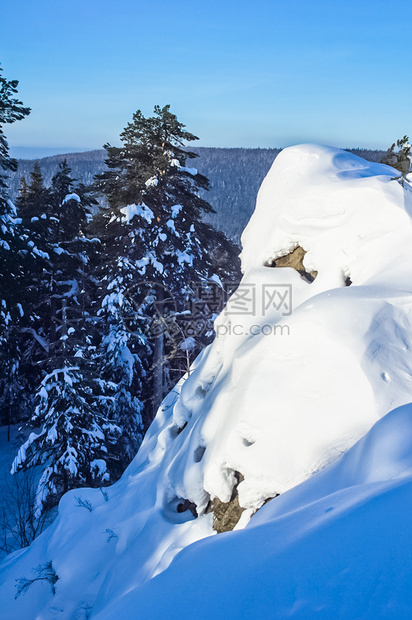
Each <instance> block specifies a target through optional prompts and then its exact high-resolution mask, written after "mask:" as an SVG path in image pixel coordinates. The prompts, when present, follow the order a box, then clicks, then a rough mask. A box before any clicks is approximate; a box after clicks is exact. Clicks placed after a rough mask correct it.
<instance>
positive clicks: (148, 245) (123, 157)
mask: <svg viewBox="0 0 412 620" xmlns="http://www.w3.org/2000/svg"><path fill="white" fill-rule="evenodd" d="M120 138H121V140H122V143H123V146H122V147H113V146H110V145H105V148H106V150H107V155H108V157H107V160H106V164H107V168H108V169H107V170H106V171H105V172H103V173H102V174H101V175H98V176H97V178H96V187H97V189H98V191H100V192H102V193H104V194H105V196H106V198H107V202H108V208H107V210H106V212H104V213H103V214H101V216H100V218H101V220H103V222H104V226H105V229H106V235H107V239H108V241H107V243H106V249H107V257H108V262H110V264H111V270H110V276H107V278H106V291H107V292H106V295H105V296H104V297H103V303H102V306H103V307H104V306H107V304H108V303H109V302H108V299H110V300H111V301H110V303H113V300H116V303H117V304H118V306H119V309H120V320H122V322H123V325H124V327H123V328H122V329H123V330H126V331H128V332H129V335H128V336H127V338H128V342H129V343H130V342H132V341H133V346H134V347H135V356H138V357H139V359H140V361H141V366H143V370H145V371H146V377H145V378H144V381H143V387H144V389H143V391H142V392H141V395H142V397H143V400H144V411H143V417H144V422H145V425H146V426H147V425H148V424H149V423H150V421H151V419H152V417H153V414H154V412H155V411H156V409H157V407H158V405H159V404H160V401H161V400H162V398H163V396H164V393H165V391H166V390H167V389H168V388H169V387H170V384H168V379H169V380H170V382H171V383H173V382H174V381H175V380H176V379H177V378H178V376H179V374H180V373H181V372H182V366H181V364H179V363H177V366H178V367H177V368H175V365H176V364H175V362H176V357H178V356H179V355H180V356H182V352H183V354H186V353H187V350H188V347H186V349H185V346H186V345H185V343H186V342H187V334H186V333H185V329H184V327H185V323H184V322H179V321H178V317H182V316H183V313H184V312H185V311H186V312H187V308H188V302H189V301H190V300H194V299H195V298H196V296H197V295H198V294H199V293H198V288H197V285H198V284H202V285H207V284H208V283H210V281H211V280H214V281H216V280H217V281H218V280H219V278H218V276H219V274H218V273H216V272H217V271H218V270H220V272H221V273H220V275H222V276H224V278H225V279H226V278H227V277H228V275H229V273H228V272H230V276H232V277H233V271H236V269H235V270H233V269H228V268H227V267H226V268H225V266H223V265H220V267H219V269H218V266H217V263H218V262H219V261H216V254H213V252H211V248H212V247H213V246H214V245H219V246H220V247H221V252H222V253H223V254H224V253H226V256H230V258H231V264H232V265H233V264H235V260H234V256H235V254H236V250H235V248H234V246H233V245H232V244H231V243H230V242H229V241H228V240H227V239H226V238H225V237H224V235H223V234H221V233H216V231H214V230H213V229H212V228H211V227H210V226H207V225H206V224H204V223H203V222H202V220H201V218H202V215H203V214H204V213H207V212H210V211H212V210H213V209H212V207H211V206H210V205H209V203H208V202H206V200H204V199H203V198H202V197H200V191H201V190H207V189H208V180H207V179H206V177H204V176H203V175H201V174H199V173H198V172H197V170H196V169H194V168H189V167H186V160H187V159H193V158H195V157H197V155H196V154H195V153H192V152H190V151H188V150H187V149H186V148H185V143H186V142H191V141H193V140H197V137H196V136H194V135H193V134H191V133H189V132H188V131H186V130H185V126H184V125H183V124H182V123H180V122H179V121H178V120H177V117H176V116H175V115H174V114H172V113H171V112H170V106H165V107H163V108H160V107H159V106H156V107H155V109H154V116H152V117H149V118H145V117H144V116H143V114H142V113H141V111H140V110H139V111H137V112H136V113H135V114H134V115H133V119H132V122H131V123H129V124H128V125H127V127H126V128H125V130H124V131H123V132H122V134H121V135H120ZM236 275H237V274H236ZM235 277H236V276H235ZM116 320H118V319H116ZM126 331H124V333H126ZM148 335H149V338H148ZM148 340H149V343H150V344H149V343H148ZM192 343H193V338H191V345H192ZM191 349H192V350H191V353H192V354H193V355H194V354H195V353H196V352H197V350H198V349H197V350H196V345H195V346H191ZM185 370H186V368H185Z"/></svg>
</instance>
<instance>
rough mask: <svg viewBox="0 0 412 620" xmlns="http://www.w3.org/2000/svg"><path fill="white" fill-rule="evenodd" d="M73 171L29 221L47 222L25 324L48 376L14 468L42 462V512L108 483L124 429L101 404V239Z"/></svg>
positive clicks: (56, 181)
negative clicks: (97, 274)
mask: <svg viewBox="0 0 412 620" xmlns="http://www.w3.org/2000/svg"><path fill="white" fill-rule="evenodd" d="M70 172H71V171H70V169H69V168H68V166H67V164H66V163H65V162H63V164H61V165H60V168H59V171H58V173H57V174H56V175H55V176H54V177H53V180H52V186H51V189H50V192H49V193H48V202H47V204H46V203H45V204H43V203H41V204H40V205H39V210H38V213H37V216H33V217H32V218H31V219H30V222H31V225H32V229H31V231H30V232H31V234H34V235H35V234H36V231H37V232H38V229H37V226H38V225H39V223H40V221H44V224H42V226H44V229H43V230H44V233H45V240H44V242H45V245H44V250H45V253H47V256H48V259H45V262H44V265H43V269H42V272H41V273H40V274H39V273H37V274H36V278H37V285H38V293H37V297H36V302H35V304H34V306H35V307H34V311H33V313H32V317H31V318H32V325H31V327H30V328H27V330H28V331H29V332H30V334H34V336H35V340H36V342H38V343H39V344H42V346H40V347H39V349H38V352H37V356H38V359H37V362H38V364H39V366H40V368H41V370H42V373H43V378H42V380H41V382H40V385H39V387H38V389H37V393H36V397H35V403H36V407H35V411H34V413H33V415H32V417H31V420H30V423H31V426H32V427H33V428H38V427H40V431H39V432H33V433H31V435H30V437H29V439H28V440H27V441H26V442H25V444H24V445H23V446H22V447H21V448H20V451H19V453H18V455H17V457H16V459H15V461H14V463H13V472H17V471H19V470H21V469H26V468H28V467H32V466H36V465H42V466H43V467H44V471H43V475H42V477H41V480H40V483H39V493H38V497H39V510H41V509H43V508H47V507H50V506H52V505H53V504H55V503H56V502H57V500H58V499H59V497H60V496H61V495H62V494H63V493H64V492H66V491H67V490H69V489H70V488H73V487H77V486H81V485H84V484H87V485H100V484H102V483H105V482H108V481H109V480H110V469H111V466H110V463H111V461H112V456H111V454H110V449H111V446H112V445H113V444H114V443H115V441H116V438H117V436H118V434H119V429H118V428H117V426H116V425H115V424H113V423H112V422H111V421H110V420H109V419H108V418H107V416H106V409H105V407H104V406H102V402H101V401H102V398H103V401H104V397H102V394H101V385H100V377H99V375H98V372H97V369H96V361H95V359H94V351H95V340H96V342H97V338H96V337H95V334H94V331H95V328H94V317H93V316H92V310H91V309H92V303H91V299H92V297H93V288H94V283H93V277H92V276H91V274H90V271H89V262H90V256H91V255H92V254H93V252H94V246H95V242H94V241H93V240H90V239H89V238H88V237H87V236H86V235H85V229H86V225H87V220H88V207H87V204H86V203H87V198H86V199H84V198H83V197H82V196H81V195H79V193H77V191H75V190H77V188H76V187H74V181H73V179H72V178H71V176H70ZM29 189H30V188H29ZM38 189H39V191H40V198H41V199H42V192H41V188H40V187H39V188H38ZM80 193H81V192H80ZM43 215H45V218H43ZM103 405H104V402H103Z"/></svg>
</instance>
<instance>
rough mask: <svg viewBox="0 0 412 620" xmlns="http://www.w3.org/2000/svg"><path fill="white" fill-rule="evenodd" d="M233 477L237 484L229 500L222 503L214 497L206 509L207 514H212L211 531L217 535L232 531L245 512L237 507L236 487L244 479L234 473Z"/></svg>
mask: <svg viewBox="0 0 412 620" xmlns="http://www.w3.org/2000/svg"><path fill="white" fill-rule="evenodd" d="M235 476H236V479H237V484H236V485H235V487H234V488H233V493H232V497H231V498H230V500H229V501H228V502H222V501H221V500H220V499H219V498H218V497H215V499H214V500H212V501H211V502H210V504H209V506H208V508H207V512H213V529H214V530H215V531H216V532H217V533H218V534H220V533H222V532H230V531H232V530H233V529H234V527H235V526H236V525H237V523H238V522H239V519H240V517H241V516H242V512H243V511H244V510H245V509H244V508H242V507H241V506H240V505H239V495H238V492H237V487H238V485H239V484H240V483H241V482H242V480H244V478H243V476H242V474H241V473H239V472H236V474H235Z"/></svg>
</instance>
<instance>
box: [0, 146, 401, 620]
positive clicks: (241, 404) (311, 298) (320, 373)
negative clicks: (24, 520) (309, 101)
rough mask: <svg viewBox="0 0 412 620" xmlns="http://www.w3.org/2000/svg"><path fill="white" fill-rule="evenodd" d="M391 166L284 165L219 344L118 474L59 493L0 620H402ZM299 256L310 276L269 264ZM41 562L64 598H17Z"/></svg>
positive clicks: (294, 151) (20, 561)
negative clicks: (221, 506) (237, 510)
mask: <svg viewBox="0 0 412 620" xmlns="http://www.w3.org/2000/svg"><path fill="white" fill-rule="evenodd" d="M396 174H397V173H396V171H395V170H393V169H392V168H389V167H387V166H383V165H378V164H371V163H369V162H366V161H364V160H362V159H360V158H358V157H356V156H354V155H351V154H348V153H346V152H343V151H340V150H338V149H333V148H329V147H319V146H313V145H303V146H298V147H293V148H289V149H285V150H284V151H283V152H282V153H281V154H280V155H279V156H278V157H277V159H276V161H275V163H274V165H273V166H272V168H271V170H270V172H269V173H268V175H267V177H266V179H265V181H264V182H263V184H262V187H261V190H260V192H259V195H258V200H257V206H256V210H255V213H254V215H253V217H252V219H251V221H250V223H249V225H248V227H247V228H246V230H245V232H244V235H243V239H242V243H243V252H242V264H243V271H244V277H243V280H242V283H241V285H240V287H239V289H238V291H237V293H235V294H234V295H233V296H232V298H231V299H230V300H229V303H228V305H227V307H226V309H225V311H224V312H223V313H222V314H221V315H220V317H219V318H218V319H217V321H216V326H215V327H216V332H217V337H216V340H215V342H214V343H213V344H212V345H211V346H210V347H208V349H206V350H205V351H204V352H203V353H202V354H201V355H200V356H199V358H198V359H197V360H196V362H195V364H194V367H193V369H192V371H191V374H190V376H189V377H185V378H184V379H182V381H181V382H180V384H179V385H178V386H176V388H175V389H174V390H173V391H172V392H171V393H170V394H169V395H168V397H167V398H166V399H165V401H164V403H163V404H162V407H161V408H160V410H159V412H158V414H157V416H156V418H155V420H154V422H153V424H152V426H151V428H150V429H149V432H148V434H147V436H146V438H145V440H144V442H143V444H142V447H141V449H140V450H139V453H138V454H137V456H136V458H135V460H134V461H133V462H132V464H131V465H130V466H129V468H128V470H127V471H126V473H125V474H124V476H123V477H122V479H121V480H120V481H119V482H118V483H117V484H115V485H113V487H110V488H109V489H108V490H107V494H103V493H102V492H100V491H99V490H91V489H81V490H79V491H72V492H70V493H68V494H67V495H66V496H64V497H63V499H62V501H61V503H60V506H59V517H58V518H57V520H56V522H55V523H54V524H53V525H52V526H51V527H50V528H49V529H48V530H47V531H46V532H45V533H44V534H43V535H42V536H41V537H40V538H39V539H37V541H35V543H34V544H33V545H32V546H31V547H30V548H29V549H28V550H24V551H22V552H18V553H16V554H14V555H13V556H10V557H9V558H8V559H7V560H6V561H5V562H4V563H3V565H2V566H1V571H0V575H1V577H0V578H1V583H2V584H3V585H2V586H1V591H0V609H2V610H5V613H6V616H5V617H7V618H8V619H10V620H11V619H13V618H16V619H17V618H18V619H21V618H28V619H29V618H42V619H43V618H44V619H49V618H55V617H60V618H86V617H91V618H94V617H98V618H118V617H120V618H138V617H150V618H159V619H160V618H164V617H169V618H175V617H176V618H185V617H187V618H189V616H190V617H193V615H196V616H198V617H199V618H203V617H206V616H207V617H209V616H210V614H213V615H214V616H215V617H218V618H227V617H230V618H255V617H265V618H271V617H273V618H277V617H279V618H281V617H286V616H288V615H291V616H292V617H304V618H308V617H312V616H313V617H314V616H315V615H316V617H325V618H330V617H341V618H356V617H362V618H369V617H370V618H376V617H396V618H402V617H407V614H408V612H409V617H410V613H411V609H412V603H411V601H410V595H409V594H408V590H410V577H411V575H410V568H409V557H408V544H409V542H410V538H411V534H410V531H409V527H408V525H409V524H408V516H409V515H408V511H406V510H405V508H404V507H405V506H411V487H410V475H411V464H412V422H411V418H412V412H411V409H410V408H404V409H400V410H397V411H395V412H393V413H391V414H390V415H386V414H388V412H390V411H391V410H393V409H394V408H396V407H399V406H401V405H405V404H406V403H408V402H409V401H411V400H412V398H411V377H412V372H411V370H412V369H411V365H412V360H411V356H410V348H411V344H412V342H411V341H412V331H411V325H410V322H411V318H412V226H411V214H412V201H411V192H410V190H409V188H408V187H406V188H403V187H401V185H400V184H399V183H398V182H397V181H395V180H393V177H394V176H396ZM298 246H299V248H303V250H304V251H305V252H306V254H304V258H303V265H302V267H303V269H301V271H304V272H307V273H309V272H312V274H313V275H316V272H317V275H316V278H315V280H314V281H313V282H311V283H310V282H309V281H307V274H306V273H304V274H303V276H302V274H300V273H298V272H297V271H296V270H294V269H291V268H273V267H271V266H269V265H271V264H273V262H274V261H276V260H277V259H279V258H280V257H283V256H284V255H285V254H287V253H288V252H291V251H292V250H294V249H295V248H297V247H298ZM348 278H349V279H350V280H348ZM349 281H350V282H351V286H346V285H345V283H346V284H348V283H349ZM381 418H383V419H382V420H381V421H379V422H378V420H380V419H381ZM376 423H377V424H376ZM374 424H375V426H373V425H374ZM372 426H373V429H372V430H371V431H370V430H369V429H371V427H372ZM368 431H369V432H368ZM362 437H364V438H363V439H362ZM358 440H360V442H359V443H358V444H357V445H356V446H354V444H355V443H356V442H357V441H358ZM352 446H354V447H353V448H352V449H351V450H350V448H351V447H352ZM348 450H349V452H348ZM345 453H346V454H345ZM342 455H344V456H343V457H342ZM236 493H238V498H239V503H240V506H241V507H242V508H244V509H245V511H244V512H243V514H242V516H241V519H240V522H239V523H238V525H237V527H236V530H237V531H236V532H231V533H228V534H220V535H217V536H216V535H214V534H215V532H214V530H213V528H212V525H213V514H212V513H211V512H209V511H210V508H211V504H210V502H211V501H213V500H214V499H215V498H219V500H221V502H229V500H230V499H231V497H233V496H234V495H235V494H236ZM278 494H280V497H276V499H274V500H272V501H271V502H269V503H267V504H266V505H265V506H264V507H263V508H261V506H262V505H263V504H264V503H265V501H266V500H268V499H270V498H273V497H275V496H276V495H278ZM76 498H80V500H81V501H80V502H79V499H76ZM87 501H88V502H90V506H89V507H90V508H92V510H89V509H88V508H87V507H85V505H84V502H87ZM82 502H83V506H82V505H80V504H81V503H82ZM212 507H213V504H212ZM402 507H403V511H402V510H401V508H402ZM259 508H261V510H259V512H258V513H257V514H256V515H255V516H253V518H252V519H251V520H250V523H249V525H247V524H248V521H249V519H250V517H251V516H252V515H253V514H254V512H255V511H256V510H258V509H259ZM196 515H197V516H196ZM245 526H246V528H245ZM243 528H245V529H243ZM212 535H213V536H212ZM200 539H203V540H201V542H197V543H196V544H195V545H193V546H190V545H191V543H194V542H196V541H199V540H200ZM384 542H385V543H387V544H383V543H384ZM186 547H188V548H187V549H185V548H186ZM182 549H185V551H184V552H183V553H179V551H181V550H182ZM177 554H178V557H177V558H176V560H175V561H174V562H173V563H172V564H171V565H170V563H171V562H172V560H173V558H174V557H175V556H176V555H177ZM50 561H51V562H52V565H53V568H54V569H55V571H56V573H57V575H58V577H59V580H58V581H57V584H56V593H55V595H52V593H51V588H50V585H49V584H47V583H45V582H36V583H34V584H33V585H32V586H31V587H30V588H29V591H28V592H27V594H25V595H24V596H20V597H19V598H18V599H17V600H14V594H15V588H14V581H15V579H18V578H20V577H22V576H24V577H30V576H31V571H32V569H33V568H36V567H37V566H39V565H44V564H45V563H47V562H50ZM169 565H170V567H169ZM406 584H409V586H408V587H406ZM205 591H207V592H209V593H210V596H209V595H208V597H207V601H205ZM212 599H213V601H212Z"/></svg>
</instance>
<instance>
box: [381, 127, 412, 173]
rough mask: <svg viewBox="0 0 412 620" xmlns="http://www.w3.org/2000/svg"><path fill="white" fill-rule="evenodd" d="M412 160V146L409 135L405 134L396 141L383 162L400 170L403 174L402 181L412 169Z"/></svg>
mask: <svg viewBox="0 0 412 620" xmlns="http://www.w3.org/2000/svg"><path fill="white" fill-rule="evenodd" d="M411 162H412V147H411V145H410V143H409V138H408V136H403V138H401V139H400V140H397V141H396V143H395V142H394V143H393V144H392V146H391V147H390V148H389V149H388V150H387V151H386V154H385V156H384V157H383V158H382V160H381V163H382V164H387V165H388V166H392V167H393V168H396V170H399V172H400V173H401V175H402V178H401V180H402V181H403V179H404V178H405V177H406V175H407V174H408V172H409V171H410V169H411Z"/></svg>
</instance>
